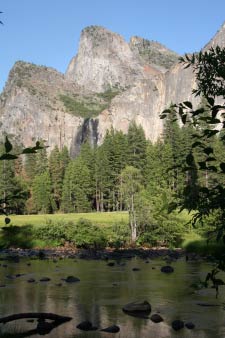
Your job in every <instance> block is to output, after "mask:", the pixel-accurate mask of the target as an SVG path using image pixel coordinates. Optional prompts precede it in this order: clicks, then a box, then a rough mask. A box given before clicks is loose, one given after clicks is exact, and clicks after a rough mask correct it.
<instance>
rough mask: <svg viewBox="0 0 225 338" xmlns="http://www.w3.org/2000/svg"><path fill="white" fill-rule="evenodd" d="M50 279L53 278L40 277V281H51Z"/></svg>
mask: <svg viewBox="0 0 225 338" xmlns="http://www.w3.org/2000/svg"><path fill="white" fill-rule="evenodd" d="M50 280H51V278H49V277H42V278H41V279H40V282H49V281H50Z"/></svg>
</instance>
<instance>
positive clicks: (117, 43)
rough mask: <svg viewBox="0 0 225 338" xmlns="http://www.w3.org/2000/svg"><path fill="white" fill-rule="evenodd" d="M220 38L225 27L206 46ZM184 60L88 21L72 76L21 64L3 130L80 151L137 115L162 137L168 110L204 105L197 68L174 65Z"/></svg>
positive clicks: (25, 140)
mask: <svg viewBox="0 0 225 338" xmlns="http://www.w3.org/2000/svg"><path fill="white" fill-rule="evenodd" d="M215 44H219V45H221V46H224V45H225V25H223V26H222V28H221V30H220V31H219V32H218V33H217V34H216V36H215V37H214V38H213V39H212V40H211V42H210V43H209V44H208V45H207V46H206V47H205V48H210V46H215ZM176 58H177V55H175V53H173V52H171V51H168V49H166V48H165V47H164V46H162V45H160V44H158V43H155V42H151V41H150V42H149V41H147V40H145V39H141V38H137V37H134V38H132V39H131V41H130V44H128V43H126V42H125V41H124V39H123V38H122V37H121V36H119V35H118V34H114V33H111V32H109V31H108V30H106V29H104V28H101V27H96V26H94V27H93V26H92V27H88V28H86V29H84V30H83V32H82V34H81V40H80V47H79V51H78V54H77V56H76V57H75V58H73V59H72V61H71V63H70V65H69V67H68V70H67V72H66V74H65V75H63V74H61V73H59V72H57V71H56V70H54V69H51V68H47V67H43V66H36V65H33V64H30V63H25V62H17V63H16V64H15V66H14V67H13V69H12V70H11V72H10V74H9V78H8V81H7V83H6V86H5V88H4V91H3V93H2V94H1V95H0V129H1V134H2V135H4V134H8V135H10V137H12V136H13V137H14V138H15V139H16V140H17V141H18V142H20V143H22V144H24V145H25V146H30V145H33V144H34V142H35V141H36V140H41V139H42V140H46V144H47V145H48V146H49V148H48V151H50V150H51V149H53V147H54V146H55V145H58V147H59V148H62V147H63V146H64V145H66V146H67V147H68V149H69V150H70V152H71V155H76V154H77V153H78V152H79V148H80V145H81V143H82V142H84V140H86V139H88V140H89V141H90V142H91V144H92V145H94V144H100V143H101V142H102V140H103V138H104V136H105V134H106V131H107V129H110V128H111V127H113V128H115V129H117V130H122V131H123V132H125V133H126V132H127V130H128V127H129V124H130V122H131V121H132V120H135V121H136V123H137V124H140V125H142V127H143V129H144V131H145V134H146V137H147V138H148V139H150V140H152V141H153V142H155V141H156V140H157V139H158V138H160V137H161V135H162V132H163V120H161V119H160V117H159V114H160V113H161V112H162V111H163V110H164V109H165V108H167V107H168V106H169V105H170V104H171V103H179V102H182V101H185V100H190V101H192V102H193V103H194V105H195V106H197V105H198V104H199V99H198V98H195V97H194V96H193V95H192V89H193V88H195V87H196V83H195V77H194V74H193V72H192V69H191V68H188V69H184V67H183V65H182V64H179V63H175V64H174V60H175V59H176ZM166 68H168V70H167V71H165V69H166Z"/></svg>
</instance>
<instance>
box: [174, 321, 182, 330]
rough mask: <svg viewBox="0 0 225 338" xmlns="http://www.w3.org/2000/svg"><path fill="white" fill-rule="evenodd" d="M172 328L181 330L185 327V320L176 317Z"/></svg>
mask: <svg viewBox="0 0 225 338" xmlns="http://www.w3.org/2000/svg"><path fill="white" fill-rule="evenodd" d="M172 328H173V329H174V330H175V331H179V330H181V329H183V328H184V322H183V321H182V320H180V319H176V320H174V321H173V322H172Z"/></svg>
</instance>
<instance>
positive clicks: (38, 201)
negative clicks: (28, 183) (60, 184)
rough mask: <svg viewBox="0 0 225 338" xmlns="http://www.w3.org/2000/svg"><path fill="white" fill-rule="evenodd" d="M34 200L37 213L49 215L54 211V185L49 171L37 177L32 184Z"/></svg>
mask: <svg viewBox="0 0 225 338" xmlns="http://www.w3.org/2000/svg"><path fill="white" fill-rule="evenodd" d="M32 199H33V203H34V206H35V208H36V211H37V212H40V213H43V214H48V213H51V212H53V211H54V209H55V205H54V201H53V198H52V184H51V178H50V174H49V172H48V171H45V172H44V173H41V174H40V175H36V176H35V178H34V180H33V184H32Z"/></svg>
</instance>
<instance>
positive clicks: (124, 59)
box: [66, 26, 148, 92]
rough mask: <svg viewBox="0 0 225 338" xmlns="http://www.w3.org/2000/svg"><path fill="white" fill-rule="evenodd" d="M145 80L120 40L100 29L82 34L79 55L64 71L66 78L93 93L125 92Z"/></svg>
mask: <svg viewBox="0 0 225 338" xmlns="http://www.w3.org/2000/svg"><path fill="white" fill-rule="evenodd" d="M147 76H148V75H147V74H145V71H144V68H143V65H142V64H141V62H140V58H139V57H137V56H136V55H135V54H134V53H133V52H132V50H131V49H130V46H129V44H128V43H127V42H126V41H125V40H124V39H123V37H122V36H121V35H119V34H116V33H112V32H110V31H109V30H107V29H105V28H103V27H99V26H90V27H87V28H85V29H84V30H83V31H82V33H81V37H80V43H79V50H78V54H77V56H75V57H74V58H73V59H72V60H71V62H70V64H69V67H68V69H67V71H66V78H68V79H70V80H73V81H75V82H76V83H77V84H78V85H80V86H82V87H83V88H85V89H86V90H92V91H95V92H104V91H105V90H107V89H109V88H115V87H116V88H127V87H129V86H130V85H132V84H133V83H134V82H135V81H137V80H139V79H141V78H145V77H147Z"/></svg>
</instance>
